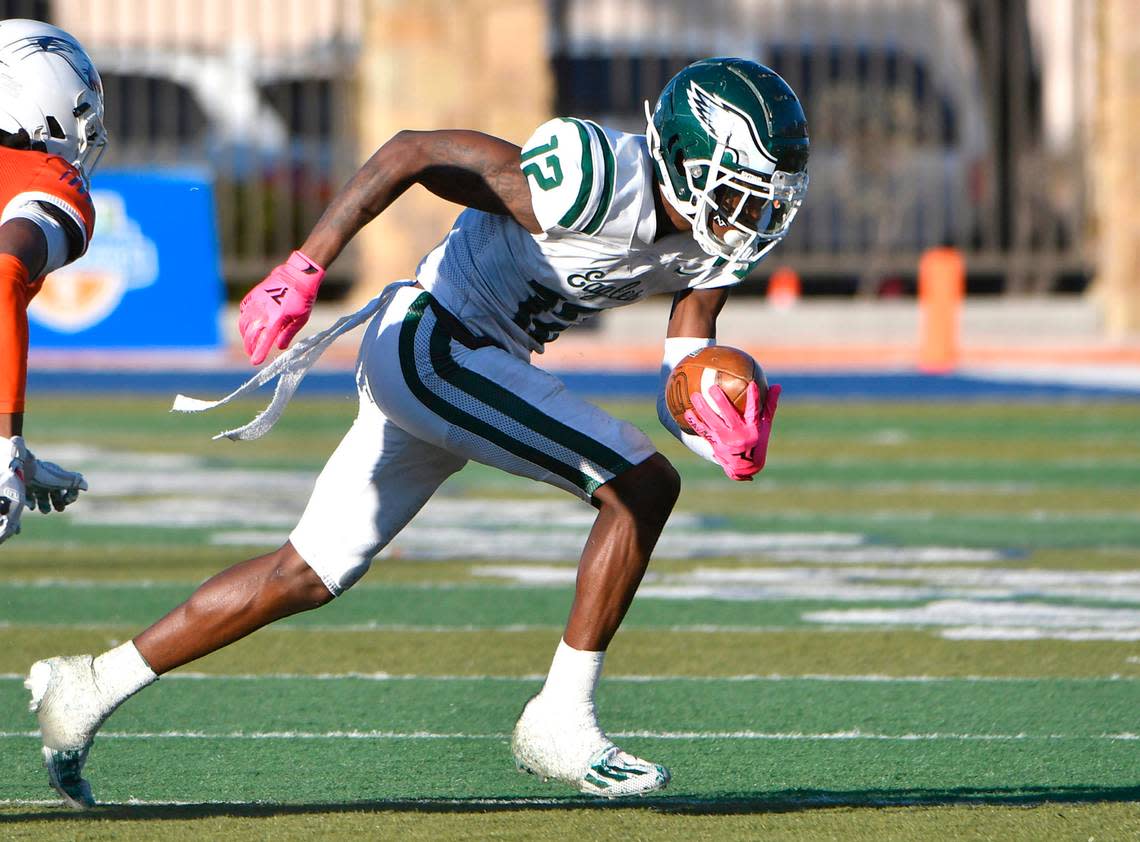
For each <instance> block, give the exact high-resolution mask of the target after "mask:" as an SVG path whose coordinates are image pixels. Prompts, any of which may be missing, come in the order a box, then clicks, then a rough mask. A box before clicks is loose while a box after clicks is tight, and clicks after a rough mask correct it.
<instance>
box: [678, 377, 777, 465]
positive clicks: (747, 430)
mask: <svg viewBox="0 0 1140 842" xmlns="http://www.w3.org/2000/svg"><path fill="white" fill-rule="evenodd" d="M709 394H710V395H711V396H712V399H713V403H715V404H716V409H715V410H714V409H713V408H712V407H710V406H709V404H708V401H706V400H705V398H704V395H702V394H701V393H700V392H694V393H693V394H692V395H690V400H692V402H693V408H692V409H690V410H688V411H687V412H686V413H685V420H686V421H688V422H689V426H690V427H692V428H693V430H694V431H695V432H696V433H697V435H699V436H701V437H702V438H704V439H706V440H707V441H708V442H709V444H711V445H712V448H713V456H715V457H716V461H717V462H719V463H720V466H721V467H722V468H724V473H725V475H726V476H727V477H728V478H729V479H734V480H738V481H742V480H751V479H752V477H753V476H755V475H756V474H758V473H760V470H761V469H762V468H763V467H764V459H765V458H766V457H767V455H768V437H769V436H771V435H772V419H773V418H775V417H776V406H777V405H778V404H779V402H780V387H779V386H778V385H773V386H772V387H771V388H769V389H768V396H767V398H766V399H765V401H764V409H763V411H761V410H760V387H759V386H757V385H756V384H755V383H749V384H748V392H747V394H746V397H745V404H744V415H743V416H742V415H741V414H740V413H739V412H738V411H737V410H736V407H735V406H733V405H732V401H730V400H729V399H728V395H726V394H725V393H724V389H722V388H720V386H713V387H712V388H711V389H709Z"/></svg>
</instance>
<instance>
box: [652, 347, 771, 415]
mask: <svg viewBox="0 0 1140 842" xmlns="http://www.w3.org/2000/svg"><path fill="white" fill-rule="evenodd" d="M753 380H755V381H756V383H757V384H758V385H759V386H760V403H761V405H763V403H764V397H765V395H767V394H768V380H767V378H765V376H764V370H763V369H762V368H760V365H759V363H757V362H756V360H754V359H752V357H751V356H749V355H748V354H746V353H744V352H743V351H741V350H740V349H739V348H732V347H729V346H728V345H710V346H709V347H708V348H701V349H700V350H699V351H694V352H693V353H691V354H689V355H688V356H687V357H684V358H683V359H682V360H681V361H680V362H679V363H677V366H676V368H674V369H673V373H672V374H670V375H669V380H668V381H666V383H665V405H666V406H668V407H669V414H670V415H672V416H673V420H674V421H676V422H677V426H678V427H680V428H681V429H682V430H683V431H685V432H686V433H691V432H693V428H692V427H690V426H689V422H688V421H686V420H685V412H686V410H689V409H692V406H693V404H692V400H691V399H690V397H689V396H690V395H691V394H692V393H693V392H700V393H701V394H702V395H704V398H705V400H706V401H708V402H709V405H710V406H712V407H714V408H715V407H716V404H714V403H713V400H712V398H711V397H710V396H709V389H711V388H712V387H713V386H714V385H716V386H720V387H721V388H722V389H724V393H725V394H726V395H727V396H728V399H729V400H730V401H732V405H733V406H735V407H736V409H737V411H738V412H740V413H741V414H743V413H744V406H745V403H746V401H747V395H746V394H745V392H746V390H747V389H748V384H749V383H751V382H752V381H753Z"/></svg>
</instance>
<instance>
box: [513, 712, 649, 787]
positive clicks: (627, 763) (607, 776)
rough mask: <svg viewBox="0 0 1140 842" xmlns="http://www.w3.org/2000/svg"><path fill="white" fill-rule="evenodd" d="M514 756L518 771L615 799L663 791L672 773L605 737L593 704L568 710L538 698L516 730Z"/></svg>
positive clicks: (523, 716)
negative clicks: (628, 752)
mask: <svg viewBox="0 0 1140 842" xmlns="http://www.w3.org/2000/svg"><path fill="white" fill-rule="evenodd" d="M511 751H512V752H513V753H514V756H515V765H516V766H517V767H518V768H519V770H520V771H523V772H529V773H530V774H532V775H537V776H538V777H540V778H542V779H543V780H556V781H562V782H563V783H567V784H570V786H572V787H574V788H575V789H577V790H578V791H579V792H584V793H586V794H587V795H600V796H602V797H605V798H617V797H620V796H623V795H645V794H646V793H649V792H655V791H657V790H659V789H664V788H665V787H666V786H667V785H668V783H669V770H668V769H666V768H665V767H664V766H660V765H658V764H656V763H650V762H649V761H647V760H642V759H641V758H639V757H634V756H633V755H632V754H627V753H626V752H624V751H622V750H621V749H620V748H618V747H617V746H615V745H614V744H613V743H612V742H610V740H609V738H608V737H606V735H605V734H604V733H602V730H601V728H599V727H598V724H597V720H596V718H595V716H594V708H593V705H584V706H574V707H567V706H563V705H558V704H551V703H549V702H547V701H546V700H544V699H542V698H541V696H535V697H534V698H532V699H531V700H530V701H529V702H527V704H526V707H524V708H523V712H522V715H521V716H520V717H519V721H518V723H516V725H515V731H514V734H513V736H512V738H511Z"/></svg>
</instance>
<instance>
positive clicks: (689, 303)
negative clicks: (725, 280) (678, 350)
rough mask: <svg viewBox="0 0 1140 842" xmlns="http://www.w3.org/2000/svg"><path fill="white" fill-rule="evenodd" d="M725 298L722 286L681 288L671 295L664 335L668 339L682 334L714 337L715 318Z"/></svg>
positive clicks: (726, 298)
mask: <svg viewBox="0 0 1140 842" xmlns="http://www.w3.org/2000/svg"><path fill="white" fill-rule="evenodd" d="M727 300H728V290H727V289H725V288H723V287H718V288H716V289H686V290H682V291H681V292H679V293H677V294H676V295H675V296H674V297H673V307H672V309H671V310H670V311H669V328H668V330H667V332H666V334H665V335H666V336H667V337H668V338H670V339H673V338H675V337H682V336H694V337H701V338H706V337H707V338H709V339H716V318H717V316H719V315H720V311H721V310H722V309H723V308H724V302H725V301H727Z"/></svg>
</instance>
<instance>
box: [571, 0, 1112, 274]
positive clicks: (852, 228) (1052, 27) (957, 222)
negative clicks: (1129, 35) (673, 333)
mask: <svg viewBox="0 0 1140 842" xmlns="http://www.w3.org/2000/svg"><path fill="white" fill-rule="evenodd" d="M1091 6H1092V4H1086V3H1082V2H1080V0H1003V2H1001V3H993V2H989V0H705V2H701V3H696V2H682V1H680V0H678V2H668V0H665V1H664V2H662V0H557V1H556V2H555V3H554V4H553V6H552V10H553V11H552V38H551V42H552V45H553V61H554V67H555V72H556V78H557V91H558V102H557V104H556V111H558V112H559V113H571V114H578V115H582V116H591V117H595V118H596V119H599V120H601V121H603V122H607V123H610V124H617V125H619V126H622V127H625V128H627V129H629V130H631V131H642V130H643V127H644V125H645V118H644V113H643V106H642V103H643V101H644V100H649V102H650V103H652V102H654V101H655V99H656V96H657V94H658V93H659V91H660V90H661V87H662V86H663V84H664V83H665V82H666V81H667V80H668V79H669V77H670V76H671V75H672V74H673V73H675V72H676V71H677V70H679V69H680V68H681V67H683V66H684V65H685V64H687V63H689V62H690V61H693V60H696V59H698V58H702V57H705V56H709V55H740V56H746V57H750V58H754V59H756V60H758V61H761V62H762V63H764V64H767V65H769V66H771V67H772V68H773V69H775V70H776V71H777V72H779V73H780V74H781V75H782V76H784V78H786V79H787V80H788V82H789V83H790V84H791V86H792V88H793V89H794V90H795V91H796V92H797V93H798V94H799V96H800V98H801V100H802V101H803V103H804V108H805V111H806V113H807V116H808V125H809V128H810V131H811V137H812V157H811V161H810V163H809V167H808V169H809V173H810V176H811V187H810V190H809V194H808V199H807V201H806V202H805V206H804V209H803V210H802V211H801V214H800V216H799V218H798V219H797V221H796V224H795V225H794V226H793V231H792V232H791V234H790V235H789V237H788V239H787V241H786V242H785V243H784V244H782V245H781V246H780V249H779V251H778V252H775V253H773V256H772V258H770V259H769V262H785V263H788V264H790V265H792V266H793V267H794V268H796V269H797V270H798V271H799V272H800V274H801V275H802V276H804V277H805V279H806V282H807V283H806V288H807V290H808V291H817V292H823V291H835V292H850V291H858V292H859V293H861V294H876V293H889V292H897V291H903V290H905V289H906V288H907V287H908V286H909V285H911V284H913V277H914V272H915V267H916V265H917V260H918V256H919V254H920V253H921V252H922V251H923V250H924V249H926V248H929V247H931V246H936V245H954V246H957V247H959V248H961V249H962V250H964V251H965V252H966V255H967V265H968V267H969V272H970V288H971V290H972V291H1008V292H1029V291H1038V292H1043V291H1051V290H1058V289H1073V288H1083V286H1084V284H1085V283H1086V282H1087V278H1088V275H1089V271H1090V266H1089V256H1088V248H1087V247H1086V227H1087V225H1086V207H1087V197H1086V195H1085V190H1084V185H1085V183H1086V172H1085V170H1086V162H1085V161H1084V160H1083V158H1082V152H1083V150H1086V149H1088V148H1089V145H1088V144H1087V143H1085V142H1084V136H1085V135H1086V133H1087V131H1088V125H1089V121H1090V119H1091V116H1092V115H1091V114H1090V113H1089V112H1088V111H1087V110H1086V108H1085V106H1086V104H1087V103H1088V102H1090V101H1091V97H1090V96H1088V95H1087V94H1086V89H1087V86H1088V83H1089V82H1090V75H1089V74H1090V70H1089V64H1090V62H1089V58H1090V52H1091V51H1090V50H1089V48H1088V46H1087V45H1088V44H1089V43H1090V41H1091V39H1090V20H1089V15H1090V11H1089V7H1091ZM762 268H763V267H762ZM764 271H765V272H767V271H771V269H770V267H769V268H764Z"/></svg>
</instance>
